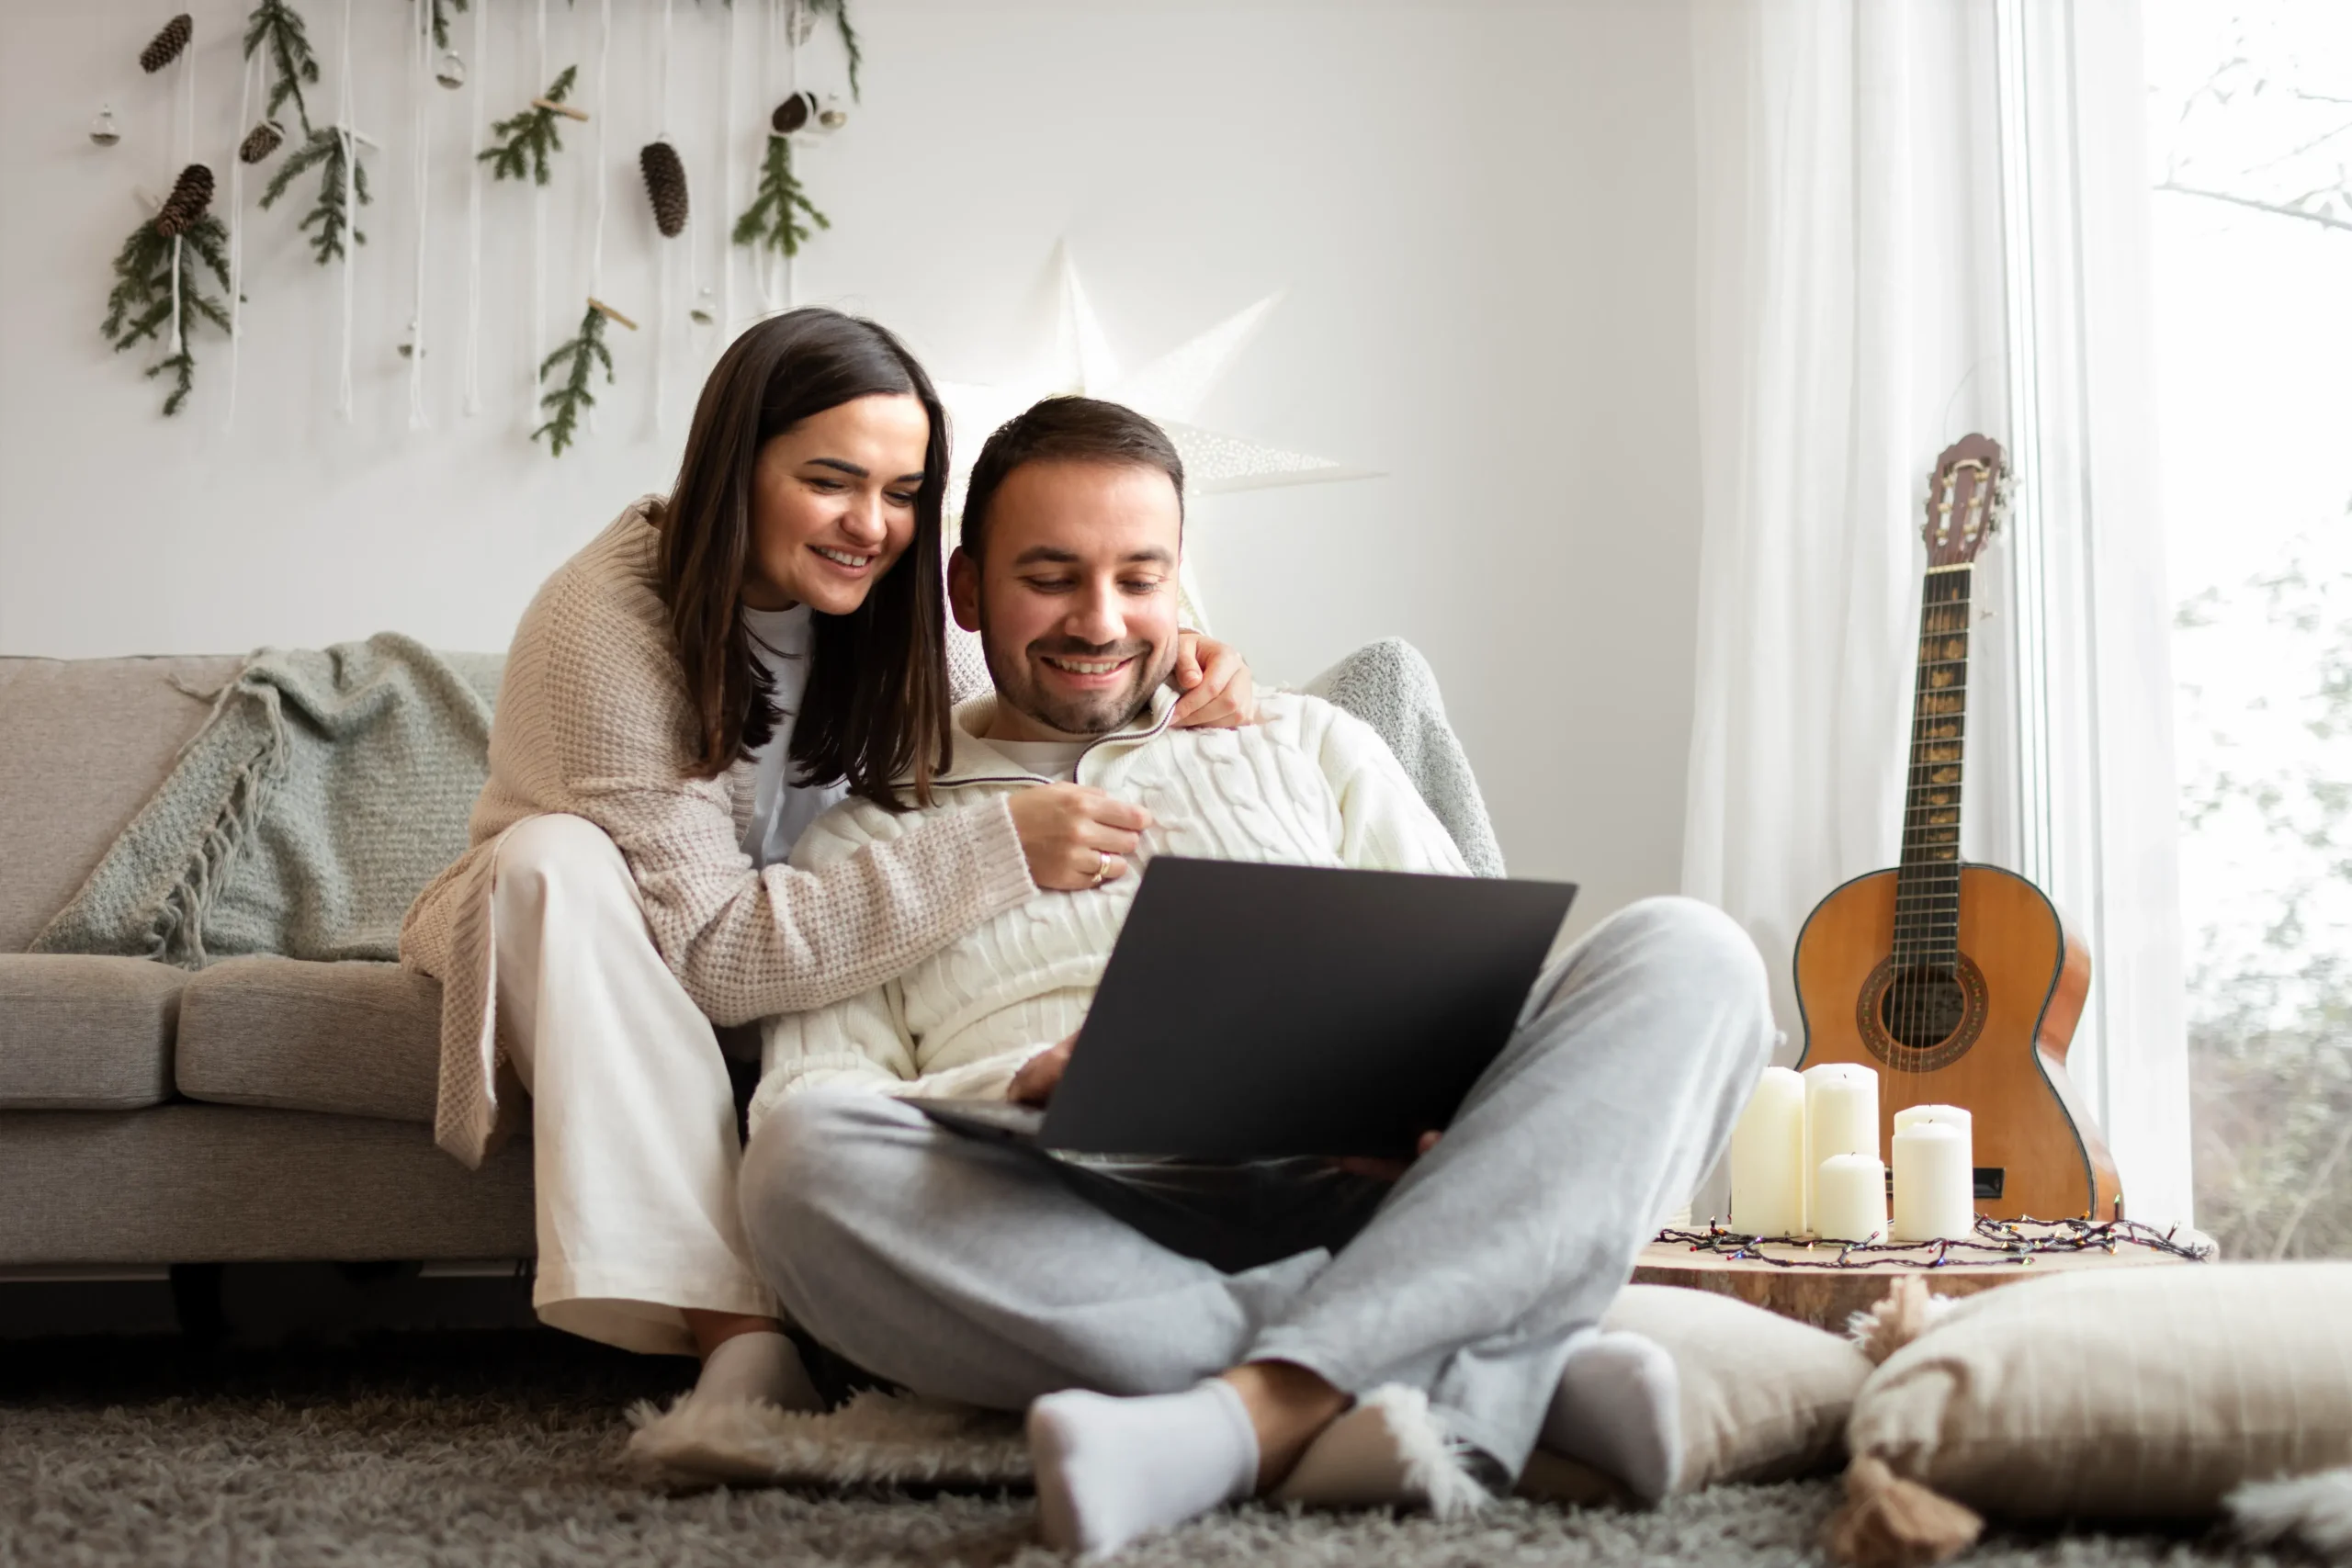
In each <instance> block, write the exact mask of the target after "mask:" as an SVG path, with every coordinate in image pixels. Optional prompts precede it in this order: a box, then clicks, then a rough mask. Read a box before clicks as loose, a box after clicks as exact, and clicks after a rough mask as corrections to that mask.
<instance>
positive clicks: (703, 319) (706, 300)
mask: <svg viewBox="0 0 2352 1568" xmlns="http://www.w3.org/2000/svg"><path fill="white" fill-rule="evenodd" d="M717 302H718V296H717V295H716V294H715V293H714V292H713V291H712V289H711V287H710V285H709V284H707V283H706V284H704V285H703V286H702V288H701V289H700V290H699V291H698V292H697V293H696V294H695V308H694V309H693V310H688V311H687V312H686V319H687V320H689V321H693V322H694V324H695V325H696V326H698V327H708V326H716V325H718V310H715V309H713V307H714V306H715V305H716V304H717Z"/></svg>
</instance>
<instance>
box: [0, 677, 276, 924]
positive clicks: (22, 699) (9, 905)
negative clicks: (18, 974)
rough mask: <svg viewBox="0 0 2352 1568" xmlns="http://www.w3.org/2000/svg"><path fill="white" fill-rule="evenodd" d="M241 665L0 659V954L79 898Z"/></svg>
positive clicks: (162, 780)
mask: <svg viewBox="0 0 2352 1568" xmlns="http://www.w3.org/2000/svg"><path fill="white" fill-rule="evenodd" d="M243 662H244V660H243V657H242V656H239V655H234V654H231V655H227V656H219V655H210V656H206V657H202V658H189V659H71V660H68V659H16V658H8V659H0V866H6V868H7V874H6V876H0V953H22V952H24V950H25V949H26V948H27V947H28V946H30V945H31V943H32V940H33V938H34V937H35V936H36V935H38V934H39V933H40V929H41V927H43V926H45V925H47V924H48V923H49V918H50V917H51V915H53V914H55V913H57V911H58V910H59V909H61V908H63V907H64V905H65V901H66V900H67V899H69V898H71V897H74V893H75V892H76V891H78V890H79V889H80V887H81V886H82V884H83V882H84V881H85V879H86V878H87V877H88V876H89V874H90V872H91V870H92V869H93V868H94V867H96V865H97V863H98V861H99V860H100V859H101V858H102V857H103V856H104V855H105V854H106V852H107V845H109V844H111V843H113V842H114V840H115V835H116V834H118V833H119V832H121V831H122V829H124V827H126V826H127V825H128V824H129V823H130V818H132V817H133V816H135V815H136V814H137V813H138V810H139V808H140V807H141V806H144V805H145V804H146V803H147V797H148V796H149V795H153V794H154V793H155V786H156V785H158V784H162V783H163V782H164V774H165V773H168V772H169V771H170V770H171V765H172V758H173V757H174V756H175V754H176V753H177V752H178V750H179V749H180V747H181V746H183V745H185V744H186V743H187V739H188V738H189V737H190V736H193V735H194V734H195V733H196V732H197V729H198V728H199V727H200V726H201V725H202V724H203V723H204V717H205V715H206V714H208V713H209V712H210V711H211V705H210V703H209V701H208V700H207V699H206V698H205V697H204V696H203V695H202V694H203V693H206V692H210V691H214V690H217V689H218V688H219V687H220V685H221V684H222V683H224V682H227V681H228V680H230V679H231V678H232V676H234V675H235V674H236V672H237V671H238V668H239V667H240V666H241V665H243Z"/></svg>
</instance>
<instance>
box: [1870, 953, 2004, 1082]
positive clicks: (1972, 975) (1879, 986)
mask: <svg viewBox="0 0 2352 1568" xmlns="http://www.w3.org/2000/svg"><path fill="white" fill-rule="evenodd" d="M1855 1014H1856V1017H1855V1020H1854V1021H1855V1023H1856V1024H1857V1025H1859V1026H1860V1030H1861V1035H1862V1043H1863V1044H1864V1045H1866V1046H1868V1047H1869V1048H1870V1053H1871V1055H1873V1056H1876V1057H1877V1058H1878V1059H1879V1060H1880V1061H1881V1062H1883V1063H1884V1064H1886V1066H1889V1067H1891V1068H1893V1069H1894V1070H1895V1071H1896V1072H1904V1073H1926V1072H1933V1071H1935V1070H1936V1069H1937V1068H1938V1067H1946V1066H1951V1064H1952V1063H1954V1062H1956V1061H1958V1060H1960V1058H1961V1057H1962V1056H1964V1055H1967V1054H1968V1048H1969V1047H1970V1046H1972V1045H1973V1044H1975V1043H1976V1037H1977V1036H1978V1035H1979V1034H1981V1033H1983V1032H1984V1031H1985V976H1984V975H1983V974H1982V973H1981V972H1980V971H1979V970H1978V969H1977V967H1976V964H1975V963H1974V961H1973V960H1972V959H1971V958H1970V957H1969V956H1968V954H1966V953H1962V954H1960V955H1959V961H1958V962H1957V963H1956V964H1953V965H1952V966H1951V969H1950V970H1946V969H1945V968H1944V967H1943V966H1941V965H1918V964H1905V965H1904V966H1902V967H1901V968H1897V967H1896V966H1895V962H1894V959H1893V958H1888V959H1885V960H1883V962H1882V963H1881V964H1879V966H1878V967H1877V968H1876V969H1874V970H1872V971H1871V977H1870V979H1869V980H1868V981H1867V982H1866V983H1864V985H1863V987H1862V994H1861V997H1860V1005H1859V1006H1858V1007H1857V1008H1856V1009H1855Z"/></svg>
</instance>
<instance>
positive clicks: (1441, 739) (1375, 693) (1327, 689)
mask: <svg viewBox="0 0 2352 1568" xmlns="http://www.w3.org/2000/svg"><path fill="white" fill-rule="evenodd" d="M1305 690H1306V692H1307V693H1308V694H1311V695H1314V696H1317V697H1321V698H1322V699H1323V700H1324V701H1325V702H1328V703H1329V704H1330V705H1332V706H1334V707H1337V708H1340V709H1342V710H1344V711H1346V712H1348V713H1351V714H1353V715H1354V716H1356V717H1358V718H1360V719H1362V720H1363V721H1364V723H1366V724H1368V725H1370V726H1372V728H1374V729H1375V730H1377V731H1379V734H1380V738H1381V739H1383V740H1385V741H1387V742H1388V749H1389V750H1391V751H1394V752H1396V753H1397V761H1399V762H1402V763H1403V764H1404V765H1405V775H1406V776H1407V777H1408V778H1409V779H1411V780H1412V781H1413V787H1414V788H1415V789H1417V790H1419V791H1420V794H1421V798H1422V799H1423V800H1425V801H1427V802H1428V803H1429V807H1430V811H1432V812H1434V813H1435V814H1436V816H1437V819H1438V820H1439V821H1440V822H1442V823H1443V824H1444V825H1445V830H1446V831H1447V832H1448V833H1449V834H1451V835H1453V844H1454V847H1455V848H1456V849H1458V850H1460V851H1461V852H1462V859H1463V861H1464V863H1466V864H1467V865H1468V866H1469V867H1470V872H1471V874H1472V875H1474V876H1500V875H1502V874H1503V847H1502V845H1501V844H1500V843H1499V842H1498V841H1497V840H1496V838H1495V827H1494V823H1493V821H1492V820H1491V819H1490V818H1488V817H1487V800H1486V797H1485V796H1484V795H1480V794H1479V793H1478V781H1477V779H1476V777H1474V776H1473V775H1472V774H1471V772H1470V759H1469V757H1468V756H1467V755H1466V754H1465V753H1464V751H1463V750H1462V741H1461V739H1459V738H1458V737H1456V736H1455V735H1454V733H1453V725H1452V724H1450V723H1448V722H1447V721H1446V716H1445V698H1444V697H1443V696H1442V695H1441V694H1439V692H1438V689H1437V671H1434V670H1431V669H1430V661H1429V660H1426V659H1424V658H1422V657H1421V650H1420V649H1417V648H1415V647H1414V646H1413V645H1412V644H1411V643H1409V642H1407V641H1406V640H1404V638H1402V637H1383V638H1382V639H1381V640H1380V641H1378V642H1374V643H1367V644H1365V645H1364V646H1363V647H1362V648H1360V649H1356V650H1355V651H1354V652H1353V653H1351V654H1349V655H1348V656H1347V657H1346V658H1345V659H1342V660H1340V662H1338V663H1337V664H1334V665H1332V666H1331V668H1329V670H1326V671H1323V673H1321V674H1320V675H1317V677H1315V679H1314V680H1312V681H1309V682H1307V683H1306V687H1305Z"/></svg>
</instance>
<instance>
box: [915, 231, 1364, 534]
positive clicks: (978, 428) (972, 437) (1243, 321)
mask: <svg viewBox="0 0 2352 1568" xmlns="http://www.w3.org/2000/svg"><path fill="white" fill-rule="evenodd" d="M1057 259H1058V263H1059V265H1060V269H1061V299H1060V306H1059V309H1058V310H1057V313H1056V317H1055V322H1054V344H1053V353H1052V355H1051V356H1050V358H1049V360H1048V368H1047V369H1046V371H1045V373H1043V374H1042V375H1036V376H1032V377H1027V378H1022V379H1020V380H1016V381H1009V382H1002V383H976V382H968V381H943V382H941V383H939V394H940V397H941V398H942V399H943V400H944V401H945V402H946V404H947V412H948V417H949V418H950V419H951V420H953V421H954V422H955V426H956V449H957V451H956V473H955V476H954V479H953V480H952V482H951V484H950V487H949V490H950V498H949V499H950V506H951V509H954V508H957V507H960V506H961V505H962V502H963V489H964V481H965V479H967V477H968V476H969V474H970V471H971V464H972V459H973V458H975V457H978V455H979V449H980V444H981V443H982V442H983V441H985V440H987V439H988V434H989V432H990V431H992V430H994V429H995V428H996V427H997V426H998V425H1000V424H1002V423H1004V422H1005V421H1006V420H1008V419H1011V418H1012V416H1013V415H1014V414H1016V413H1019V412H1021V411H1022V410H1023V409H1025V408H1027V407H1028V406H1029V405H1030V404H1031V403H1034V402H1035V401H1036V400H1038V399H1039V398H1044V397H1051V396H1053V395H1055V394H1057V393H1062V394H1069V393H1076V394H1079V395H1080V396H1084V397H1090V398H1107V399H1109V400H1111V401H1113V402H1117V403H1125V404H1126V405H1127V406H1128V407H1129V408H1131V409H1134V410H1135V411H1136V412H1137V413H1141V414H1144V415H1146V416H1148V417H1149V418H1151V419H1152V420H1155V421H1157V422H1158V423H1159V426H1160V428H1161V429H1163V430H1165V431H1167V432H1168V435H1169V439H1170V440H1171V441H1173V442H1174V443H1175V444H1176V450H1177V451H1178V453H1179V454H1181V455H1182V457H1183V459H1184V476H1185V479H1186V482H1187V484H1188V486H1189V488H1190V489H1191V490H1192V491H1193V493H1195V494H1216V493H1219V492H1222V491H1236V490H1256V489H1260V488H1261V487H1263V486H1267V485H1282V484H1323V483H1328V482H1329V481H1331V480H1335V479H1366V478H1370V477H1372V475H1373V473H1374V470H1373V469H1369V468H1349V467H1346V466H1344V465H1342V464H1340V463H1335V462H1333V461H1331V460H1330V459H1329V458H1328V457H1310V456H1308V455H1307V454H1306V453H1304V452H1286V451H1283V449H1281V448H1280V447H1275V446H1265V445H1263V444H1262V443H1260V442H1256V441H1252V440H1250V439H1249V438H1248V437H1246V436H1241V435H1235V434H1228V433H1227V432H1224V431H1217V430H1209V429H1205V428H1204V427H1202V426H1200V425H1198V424H1195V423H1193V421H1194V419H1195V418H1196V417H1197V416H1198V415H1199V412H1200V409H1201V405H1202V403H1203V402H1204V401H1206V400H1207V399H1208V395H1209V393H1210V392H1211V391H1212V390H1214V389H1216V384H1217V383H1218V382H1219V381H1220V380H1222V379H1223V378H1224V377H1225V373H1226V371H1227V369H1229V368H1230V367H1232V364H1233V362H1234V360H1235V359H1236V358H1238V356H1239V355H1240V354H1241V351H1242V350H1243V349H1244V348H1246V347H1248V346H1249V344H1250V339H1251V338H1253V337H1255V336H1256V335H1257V333H1258V329H1259V327H1260V326H1261V325H1263V324H1264V322H1265V320H1266V318H1267V316H1269V315H1270V314H1272V311H1273V309H1274V307H1275V306H1276V305H1278V304H1280V303H1281V302H1282V296H1281V295H1279V294H1272V295H1269V296H1267V297H1266V298H1265V299H1261V300H1259V301H1258V302H1257V303H1256V304H1254V305H1252V306H1250V308H1249V309H1248V310H1242V311H1239V312H1238V313H1237V314H1235V315H1233V316H1231V317H1229V318H1227V320H1225V321H1220V322H1219V323H1217V324H1216V326H1213V327H1211V328H1210V329H1209V330H1208V331H1206V332H1204V333H1201V334H1200V335H1199V336H1198V337H1195V338H1193V339H1192V340H1191V341H1190V342H1188V343H1185V344H1180V345H1179V346H1177V347H1176V348H1173V349H1171V350H1170V351H1169V352H1168V353H1166V354H1164V355H1160V356H1159V358H1158V359H1155V360H1153V361H1152V362H1151V363H1150V364H1148V365H1146V366H1144V367H1142V368H1141V369H1139V370H1136V371H1133V372H1131V373H1129V374H1125V375H1122V374H1121V373H1120V370H1119V365H1118V361H1117V360H1116V359H1115V358H1114V356H1113V355H1112V353H1111V345H1110V342H1109V340H1108V339H1107V338H1106V337H1104V335H1103V323H1102V322H1101V321H1099V320H1098V319H1097V318H1096V317H1095V314H1094V306H1093V304H1092V302H1091V301H1090V300H1089V299H1087V297H1086V286H1085V285H1084V284H1083V283H1081V282H1080V281H1079V276H1078V265H1077V264H1076V263H1075V262H1074V261H1072V260H1071V258H1070V253H1069V246H1068V245H1067V244H1065V245H1063V246H1061V247H1059V249H1058V251H1057Z"/></svg>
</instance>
